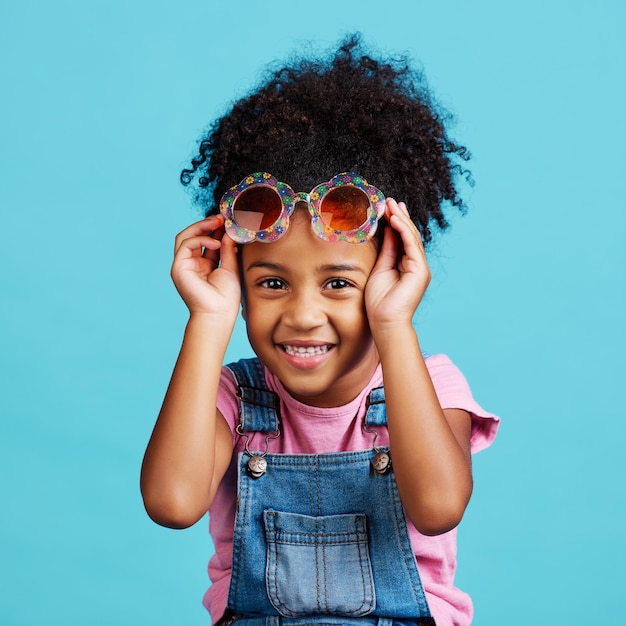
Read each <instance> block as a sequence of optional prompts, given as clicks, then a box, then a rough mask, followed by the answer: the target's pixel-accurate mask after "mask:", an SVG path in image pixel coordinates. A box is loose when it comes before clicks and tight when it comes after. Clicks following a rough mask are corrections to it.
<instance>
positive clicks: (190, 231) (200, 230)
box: [174, 215, 224, 254]
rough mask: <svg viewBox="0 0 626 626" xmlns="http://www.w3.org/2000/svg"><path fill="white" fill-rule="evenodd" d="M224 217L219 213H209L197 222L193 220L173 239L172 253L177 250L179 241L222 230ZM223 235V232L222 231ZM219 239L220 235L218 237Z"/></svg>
mask: <svg viewBox="0 0 626 626" xmlns="http://www.w3.org/2000/svg"><path fill="white" fill-rule="evenodd" d="M223 227H224V218H223V217H222V216H221V215H209V216H208V217H205V218H204V219H203V220H200V221H199V222H194V223H193V224H191V225H190V226H187V228H185V229H184V230H181V231H180V232H179V233H178V235H176V238H175V240H174V254H176V252H177V251H178V249H179V248H180V246H181V243H182V242H183V241H184V240H185V239H190V238H192V237H198V236H202V235H212V234H214V233H216V232H218V231H219V230H222V231H223ZM222 235H223V233H222ZM219 238H220V239H221V237H219Z"/></svg>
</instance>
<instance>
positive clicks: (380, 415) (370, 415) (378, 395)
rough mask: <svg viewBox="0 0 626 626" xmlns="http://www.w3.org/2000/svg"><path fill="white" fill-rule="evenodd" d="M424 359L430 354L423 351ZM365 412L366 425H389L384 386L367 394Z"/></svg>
mask: <svg viewBox="0 0 626 626" xmlns="http://www.w3.org/2000/svg"><path fill="white" fill-rule="evenodd" d="M422 356H423V357H424V360H426V359H427V358H428V357H429V356H431V355H430V354H428V352H422ZM366 407H367V410H366V413H365V426H366V427H367V426H387V410H386V408H385V389H384V387H376V388H375V389H372V390H371V391H370V393H369V395H368V396H367V402H366Z"/></svg>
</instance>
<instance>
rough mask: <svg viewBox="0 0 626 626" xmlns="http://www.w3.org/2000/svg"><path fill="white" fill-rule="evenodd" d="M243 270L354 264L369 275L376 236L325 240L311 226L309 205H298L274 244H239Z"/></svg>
mask: <svg viewBox="0 0 626 626" xmlns="http://www.w3.org/2000/svg"><path fill="white" fill-rule="evenodd" d="M239 250H240V252H239V254H240V255H241V259H242V267H243V269H244V271H246V270H248V269H251V268H252V267H260V266H264V265H265V266H270V265H272V264H273V265H279V266H281V268H284V269H285V270H288V271H291V272H296V271H303V270H317V271H321V270H324V269H330V268H332V267H337V268H339V267H343V266H345V267H346V268H348V267H352V268H355V271H363V272H366V273H367V275H369V272H370V271H371V269H372V267H373V266H374V263H375V262H376V258H377V256H378V245H377V242H376V240H375V239H372V240H370V241H367V242H365V243H347V242H345V241H334V242H329V241H324V240H322V239H320V238H319V237H318V236H317V235H316V234H315V233H314V232H313V229H312V228H311V221H310V217H309V214H308V211H307V210H306V208H300V207H298V208H296V210H295V211H294V213H293V215H292V217H291V220H290V224H289V228H288V229H287V232H286V233H285V235H284V236H283V237H282V238H280V239H278V240H277V241H274V242H272V243H260V242H258V241H255V242H252V243H249V244H243V245H241V246H239Z"/></svg>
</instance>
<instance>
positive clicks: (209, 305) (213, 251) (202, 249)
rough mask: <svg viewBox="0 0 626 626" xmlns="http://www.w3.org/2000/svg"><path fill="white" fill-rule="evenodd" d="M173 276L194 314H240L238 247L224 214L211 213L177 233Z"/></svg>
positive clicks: (177, 287) (180, 292) (178, 289)
mask: <svg viewBox="0 0 626 626" xmlns="http://www.w3.org/2000/svg"><path fill="white" fill-rule="evenodd" d="M171 276H172V280H173V281H174V285H175V286H176V289H177V291H178V293H179V294H180V296H181V298H182V299H183V300H184V302H185V304H186V305H187V308H188V309H189V312H190V313H191V314H194V313H208V314H212V315H218V316H220V317H222V316H224V315H226V316H233V317H236V316H237V313H238V311H239V304H240V302H241V286H240V282H239V269H238V265H237V246H236V244H235V242H234V241H233V240H232V239H231V238H230V237H228V236H227V235H226V234H225V231H224V218H223V217H222V216H221V215H211V216H209V217H207V218H205V219H203V220H201V221H199V222H196V223H194V224H192V225H191V226H188V227H187V228H185V230H183V231H181V232H180V233H179V234H178V235H177V236H176V241H175V244H174V262H173V263H172V271H171Z"/></svg>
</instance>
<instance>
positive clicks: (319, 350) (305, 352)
mask: <svg viewBox="0 0 626 626" xmlns="http://www.w3.org/2000/svg"><path fill="white" fill-rule="evenodd" d="M281 347H282V349H283V350H284V351H285V352H286V353H287V354H288V355H289V356H299V357H304V358H307V357H312V356H320V355H322V354H326V353H327V352H328V351H329V350H330V348H331V346H330V345H323V346H306V347H302V346H288V345H285V344H283V345H282V346H281Z"/></svg>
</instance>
